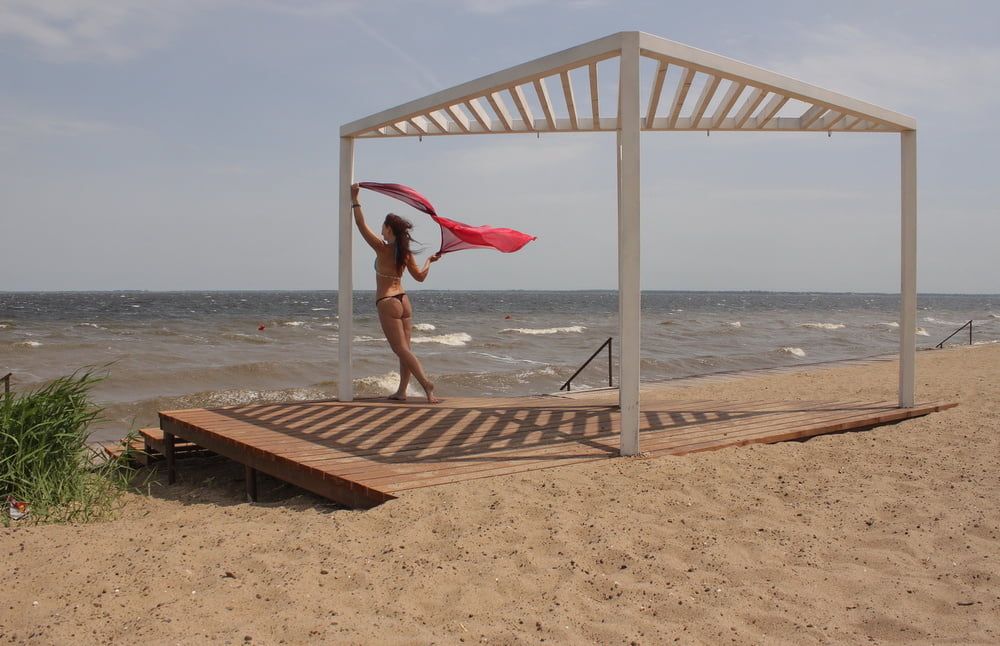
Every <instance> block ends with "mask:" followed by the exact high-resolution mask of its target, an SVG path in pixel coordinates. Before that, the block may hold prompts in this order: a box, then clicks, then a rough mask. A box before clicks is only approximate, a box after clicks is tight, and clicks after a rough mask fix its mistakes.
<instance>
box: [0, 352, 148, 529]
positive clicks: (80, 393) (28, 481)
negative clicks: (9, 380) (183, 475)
mask: <svg viewBox="0 0 1000 646" xmlns="http://www.w3.org/2000/svg"><path fill="white" fill-rule="evenodd" d="M103 378H104V377H103V376H102V375H98V374H96V373H95V372H94V371H93V370H90V369H87V370H82V371H77V372H75V373H73V374H72V375H70V376H68V377H60V378H59V379H56V380H55V381H52V382H51V383H49V384H48V385H46V386H44V387H42V388H39V389H38V390H35V391H34V392H29V393H25V394H21V395H14V394H11V395H7V396H0V397H2V403H0V496H2V501H3V503H4V510H3V513H2V514H0V516H2V517H3V519H4V521H5V522H6V523H9V522H10V520H9V519H8V517H7V514H6V499H7V496H8V495H9V496H13V497H14V498H15V499H16V500H23V501H26V502H28V503H29V504H30V506H31V507H30V517H29V518H30V519H31V520H33V521H35V522H41V521H85V520H90V519H93V518H96V517H99V516H104V515H105V514H106V513H107V512H108V511H110V510H111V508H112V506H113V504H114V502H115V501H116V500H117V499H118V494H119V493H120V492H121V491H122V490H123V489H124V488H125V487H126V486H127V485H128V483H129V481H130V479H131V476H132V473H131V470H130V469H129V468H128V467H127V466H126V465H127V460H125V459H118V460H97V459H95V457H96V453H95V451H94V449H92V448H90V447H89V446H88V445H87V438H88V436H89V434H90V431H89V428H90V425H91V423H92V422H94V420H96V419H98V417H99V416H100V414H101V409H100V408H98V407H97V406H95V405H94V403H93V402H92V401H91V399H90V390H91V388H92V387H93V386H94V384H96V383H97V382H99V381H100V380H101V379H103ZM125 457H126V456H123V458H125Z"/></svg>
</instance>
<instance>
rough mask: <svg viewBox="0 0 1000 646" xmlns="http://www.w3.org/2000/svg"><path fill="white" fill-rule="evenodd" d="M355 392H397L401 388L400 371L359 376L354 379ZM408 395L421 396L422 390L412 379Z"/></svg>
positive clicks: (372, 393)
mask: <svg viewBox="0 0 1000 646" xmlns="http://www.w3.org/2000/svg"><path fill="white" fill-rule="evenodd" d="M354 388H355V392H356V393H357V394H359V395H386V394H392V393H394V392H396V390H397V389H398V388H399V373H398V372H396V371H395V370H393V371H392V372H387V373H386V374H384V375H370V376H367V377H359V378H358V379H355V380H354ZM406 395H407V396H408V397H417V396H420V392H419V391H418V390H416V389H415V388H414V386H413V381H411V382H410V383H409V384H407V386H406Z"/></svg>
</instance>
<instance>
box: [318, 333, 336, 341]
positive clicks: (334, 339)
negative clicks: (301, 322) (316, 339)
mask: <svg viewBox="0 0 1000 646" xmlns="http://www.w3.org/2000/svg"><path fill="white" fill-rule="evenodd" d="M320 338H321V339H323V340H324V341H337V340H338V339H339V338H340V337H338V336H337V335H336V334H331V335H329V336H321V337H320Z"/></svg>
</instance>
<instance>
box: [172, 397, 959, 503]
mask: <svg viewBox="0 0 1000 646" xmlns="http://www.w3.org/2000/svg"><path fill="white" fill-rule="evenodd" d="M679 394H682V393H679V392H677V391H673V392H669V391H664V392H656V391H653V392H650V391H645V389H644V392H643V401H642V406H643V410H642V419H641V427H640V431H641V440H640V441H641V449H642V452H643V453H644V454H646V455H650V456H660V455H683V454H686V453H693V452H696V451H709V450H714V449H721V448H724V447H728V446H740V445H744V444H750V443H758V442H759V443H771V442H781V441H785V440H792V439H800V438H806V437H811V436H814V435H821V434H824V433H836V432H841V431H847V430H856V429H865V428H871V427H873V426H877V425H880V424H887V423H892V422H898V421H901V420H904V419H908V418H911V417H918V416H921V415H926V414H928V413H932V412H935V411H939V410H944V409H946V408H950V407H952V406H954V405H955V404H949V403H941V402H936V403H926V404H921V405H918V406H916V407H914V408H911V409H900V408H897V407H896V405H895V403H893V402H790V401H752V402H721V401H679V400H677V399H673V398H675V397H677V396H678V395H679ZM616 403H617V392H616V391H597V392H590V393H573V394H572V395H570V396H565V397H564V396H553V395H545V396H535V397H517V398H494V397H491V398H449V399H447V400H446V401H445V402H444V403H442V404H438V405H435V406H428V405H426V404H420V403H416V402H414V403H397V402H390V401H388V400H385V399H367V400H358V401H354V402H339V401H311V402H293V403H280V404H261V405H250V406H236V407H229V408H219V409H191V410H175V411H166V412H162V413H160V428H161V429H162V430H163V432H164V438H165V441H164V447H163V448H164V454H165V456H166V458H167V471H168V480H169V481H170V482H173V481H174V478H175V473H176V465H175V460H174V456H173V455H172V454H173V450H172V447H173V442H174V441H176V440H175V438H181V439H183V440H188V441H191V442H194V443H196V444H197V445H199V446H201V447H204V448H206V449H209V450H211V451H214V452H215V453H218V454H220V455H223V456H226V457H228V458H230V459H232V460H235V461H237V462H239V463H241V464H243V465H245V467H246V473H247V493H248V496H250V497H251V499H254V498H255V497H256V472H257V471H260V472H263V473H266V474H269V475H271V476H274V477H276V478H278V479H281V480H284V481H286V482H289V483H292V484H294V485H297V486H299V487H301V488H303V489H306V490H308V491H311V492H313V493H316V494H318V495H320V496H324V497H326V498H329V499H331V500H334V501H336V502H339V503H342V504H345V505H348V506H351V507H361V508H364V507H371V506H374V505H378V504H380V503H382V502H385V501H387V500H390V499H392V498H395V497H397V496H398V495H399V494H400V493H401V492H404V491H407V490H409V489H416V488H419V487H430V486H434V485H440V484H446V483H452V482H459V481H463V480H472V479H476V478H486V477H491V476H497V475H505V474H510V473H517V472H521V471H529V470H533V469H545V468H550V467H556V466H562V465H567V464H573V463H577V462H586V461H593V460H606V459H608V458H612V457H616V456H617V455H618V433H619V413H618V410H617V407H616V406H615V404H616Z"/></svg>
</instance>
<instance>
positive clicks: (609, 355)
mask: <svg viewBox="0 0 1000 646" xmlns="http://www.w3.org/2000/svg"><path fill="white" fill-rule="evenodd" d="M604 346H608V388H611V386H612V382H611V337H610V336H609V337H608V340H607V341H605V342H604V343H602V344H601V347H599V348H597V350H595V351H594V354H592V355H590V358H589V359H587V360H586V361H584V362H583V365H582V366H580V368H579V369H578V370H577V371H576V372H574V373H573V376H572V377H570V378H569V379H567V380H566V383H564V384H563V385H562V386H561V387H560V388H559V390H565V391H570V390H572V386H571V385H570V384H571V383H572V382H573V380H574V379H576V376H577V375H578V374H580V373H581V372H583V369H584V368H586V367H587V366H589V365H590V362H591V361H593V360H594V357H596V356H597V355H599V354H600V353H601V350H603V349H604Z"/></svg>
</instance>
